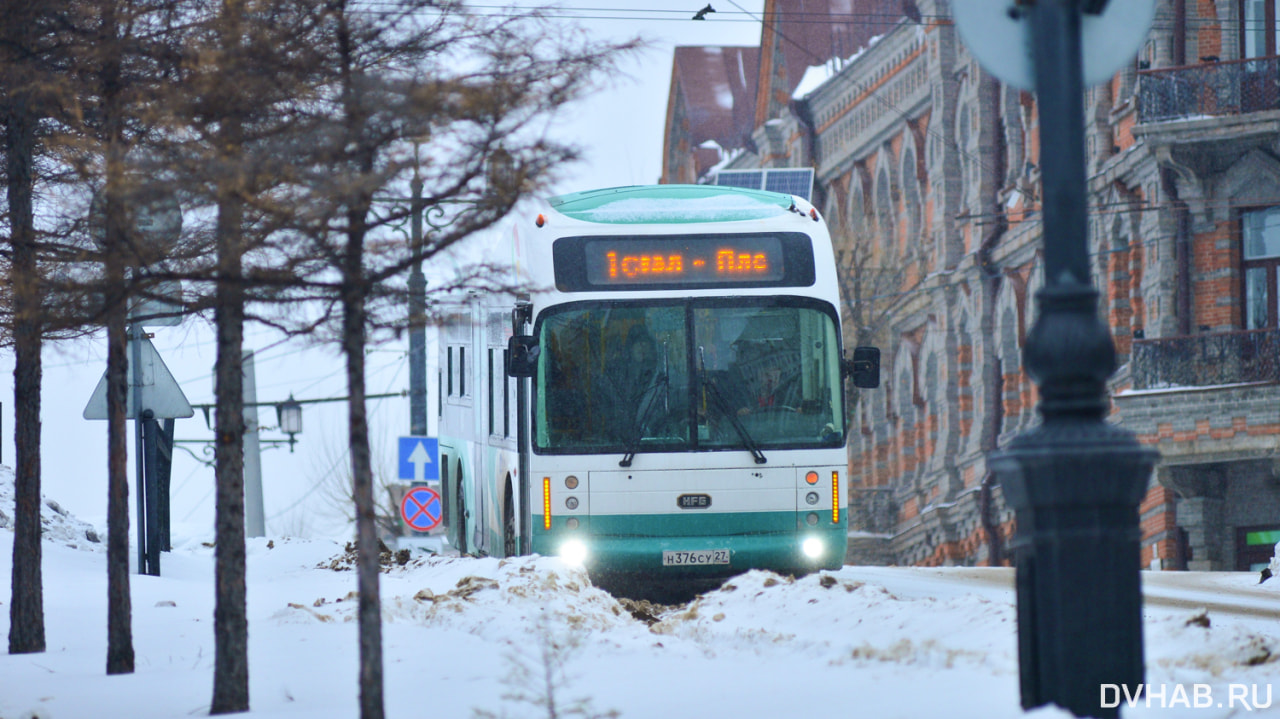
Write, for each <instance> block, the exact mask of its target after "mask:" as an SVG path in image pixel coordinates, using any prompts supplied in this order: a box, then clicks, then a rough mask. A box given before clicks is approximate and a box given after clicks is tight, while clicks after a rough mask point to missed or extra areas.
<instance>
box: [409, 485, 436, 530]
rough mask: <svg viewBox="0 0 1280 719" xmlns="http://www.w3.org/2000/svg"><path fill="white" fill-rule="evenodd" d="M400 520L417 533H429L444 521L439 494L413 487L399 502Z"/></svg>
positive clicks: (427, 488) (424, 488) (428, 488)
mask: <svg viewBox="0 0 1280 719" xmlns="http://www.w3.org/2000/svg"><path fill="white" fill-rule="evenodd" d="M400 518H401V519H403V520H404V523H405V524H407V525H409V528H410V529H412V530H414V531H417V532H429V531H431V530H433V529H435V528H436V527H439V526H440V522H441V521H443V520H444V508H443V505H442V504H441V502H440V494H439V493H438V492H436V491H435V490H434V489H431V488H430V487H414V488H413V489H411V490H409V491H408V492H405V494H404V499H402V500H400Z"/></svg>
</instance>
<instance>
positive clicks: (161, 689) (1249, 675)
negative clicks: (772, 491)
mask: <svg viewBox="0 0 1280 719" xmlns="http://www.w3.org/2000/svg"><path fill="white" fill-rule="evenodd" d="M12 508H13V497H12V474H11V473H10V472H9V471H8V470H4V469H0V610H3V611H0V632H3V636H4V637H7V636H8V628H9V624H8V622H9V612H8V606H7V605H8V602H9V601H10V586H9V583H10V581H11V580H10V577H11V563H12V552H13V532H12V519H11V513H12V511H13V510H12ZM44 509H45V518H46V522H45V538H46V541H45V544H44V562H43V572H44V599H45V605H44V606H45V626H46V635H47V640H48V650H47V651H46V652H44V653H41V654H31V655H15V656H10V655H6V654H0V719H31V718H32V717H39V718H40V719H68V718H79V717H85V718H109V717H128V718H130V719H146V718H149V717H186V716H201V715H206V714H207V713H208V707H209V699H210V692H211V690H212V682H213V677H212V675H213V659H214V657H213V621H212V620H213V549H212V548H211V547H210V546H209V545H208V544H207V542H208V541H209V540H210V539H211V536H207V537H192V538H187V539H180V540H179V541H178V542H177V546H176V547H175V548H174V550H173V551H172V552H170V553H167V554H165V555H163V558H162V560H161V566H162V574H163V576H161V577H148V576H139V575H136V574H135V575H132V596H133V638H134V648H135V651H136V656H137V660H136V664H137V670H136V672H135V673H133V674H131V675H122V676H112V677H108V676H106V672H105V667H106V616H107V609H106V595H107V593H106V551H105V547H104V546H103V544H102V543H101V541H94V540H95V539H102V538H104V534H105V528H97V529H95V528H93V527H90V526H88V525H87V524H84V523H83V522H80V521H79V520H77V519H76V518H74V517H72V516H70V515H67V514H64V513H59V512H57V511H55V510H54V509H53V508H52V507H51V506H49V505H48V504H46V506H45V508H44ZM91 535H92V536H91ZM389 564H390V566H388V568H387V569H386V571H385V572H384V573H383V574H382V581H381V591H382V596H383V619H384V622H385V623H384V628H383V635H384V652H385V677H386V683H385V688H386V707H387V715H388V716H389V717H392V718H393V719H394V718H399V717H406V718H408V717H459V718H464V717H486V716H497V717H504V716H509V717H546V716H548V712H547V711H546V709H545V708H541V707H540V706H538V705H536V704H535V702H538V701H541V700H543V699H545V694H546V692H545V687H546V686H547V685H548V684H547V682H546V681H545V679H546V676H547V674H546V672H547V671H548V670H551V671H552V681H551V682H550V686H551V687H552V691H553V694H554V699H555V701H556V703H557V706H558V707H559V709H560V714H559V715H560V716H570V714H568V713H566V711H565V710H566V709H567V708H572V707H573V706H575V702H578V701H581V702H583V704H582V705H581V707H582V708H584V709H585V710H586V711H587V713H586V714H583V715H582V716H598V715H604V714H607V713H608V712H613V711H616V712H617V713H618V715H619V716H621V717H627V718H632V719H640V718H645V717H647V718H652V719H675V718H678V717H768V718H770V719H775V718H782V717H800V716H825V715H833V716H850V717H982V718H983V719H1001V718H1004V717H1021V716H1032V717H1036V718H1037V719H1048V718H1052V719H1059V718H1065V717H1068V716H1070V715H1069V714H1068V713H1067V712H1065V711H1062V710H1060V709H1057V708H1055V707H1048V708H1042V709H1040V710H1037V711H1035V712H1032V713H1030V714H1027V715H1024V714H1023V712H1022V711H1021V708H1020V706H1019V697H1018V674H1017V669H1018V667H1017V650H1016V644H1015V613H1014V604H1013V602H1014V599H1013V591H1012V583H1013V575H1012V571H1011V570H1005V569H961V568H955V569H919V568H871V567H845V568H843V569H841V570H840V571H837V572H821V573H818V574H814V575H811V576H807V577H804V578H802V579H795V580H793V579H790V578H786V577H779V576H777V575H774V574H770V573H766V572H749V573H747V574H744V575H741V576H739V577H736V578H734V579H732V580H731V581H730V582H729V583H727V584H726V585H725V586H724V587H723V588H721V589H720V590H718V591H714V592H711V593H708V594H705V595H703V596H701V597H699V598H698V599H696V600H695V601H693V602H691V603H689V604H687V605H682V606H678V607H670V608H660V607H658V608H655V607H647V606H643V605H636V604H634V603H625V604H624V603H620V602H619V601H617V600H615V599H614V598H613V597H611V596H609V595H608V594H606V593H604V592H602V591H601V590H599V589H597V588H594V587H592V586H591V584H590V582H589V580H588V579H587V577H586V576H584V574H583V573H582V572H581V571H580V570H578V569H575V568H572V567H568V566H566V565H564V564H563V563H561V562H560V561H559V560H556V559H548V558H534V557H528V558H520V559H516V560H501V561H500V560H495V559H472V558H457V557H436V556H431V555H427V554H421V555H418V556H414V557H413V558H411V559H410V560H409V561H408V562H407V563H405V564H404V565H402V566H401V565H396V564H395V562H394V561H392V562H390V563H389ZM352 565H353V559H352V556H351V554H350V552H348V551H346V550H345V548H344V546H343V544H342V543H339V542H331V541H316V540H306V541H302V540H292V539H288V538H274V539H270V540H267V539H255V540H250V542H249V581H248V587H249V589H248V599H249V643H250V650H249V651H250V654H249V671H250V677H251V679H250V691H251V704H252V711H251V712H250V713H249V715H248V716H253V717H260V718H266V717H273V718H275V717H280V718H284V717H289V718H294V717H307V718H308V719H326V718H330V717H331V718H333V719H338V718H342V719H349V718H351V717H355V716H357V715H358V709H357V694H358V687H357V654H358V651H357V643H356V624H355V617H354V615H355V609H356V602H355V594H354V592H353V590H354V589H355V586H356V578H355V573H354V572H353V571H352ZM1143 577H1144V580H1145V584H1146V594H1147V605H1146V612H1145V615H1146V626H1145V631H1146V642H1147V650H1146V651H1147V681H1148V682H1149V683H1150V684H1151V685H1152V687H1153V688H1154V689H1155V690H1157V693H1156V694H1153V695H1152V696H1153V700H1154V701H1153V702H1152V706H1151V707H1150V708H1148V707H1146V706H1145V705H1144V704H1143V702H1141V701H1139V705H1138V706H1137V707H1135V708H1133V709H1132V710H1130V709H1126V710H1124V714H1123V715H1124V716H1125V717H1151V716H1158V717H1166V716H1168V717H1196V718H1197V719H1200V718H1203V719H1209V718H1211V717H1228V716H1232V717H1242V716H1268V715H1270V716H1280V702H1274V701H1271V699H1272V698H1273V696H1274V695H1275V694H1277V693H1280V692H1275V691H1274V687H1273V685H1274V684H1276V683H1280V682H1277V680H1278V679H1280V621H1277V620H1278V619H1280V579H1278V580H1273V582H1274V583H1273V582H1268V583H1266V584H1263V585H1258V584H1257V576H1256V575H1252V574H1237V573H1218V574H1201V573H1173V572H1168V573H1147V572H1144V573H1143ZM1081 601H1087V594H1083V593H1082V595H1081ZM1206 610H1207V611H1206ZM1197 687H1198V688H1197ZM1197 692H1199V694H1197ZM1241 692H1243V693H1244V694H1245V698H1246V700H1247V702H1248V707H1249V710H1246V708H1245V707H1244V705H1243V704H1242V703H1241V700H1240V697H1239V695H1240V694H1241ZM1233 693H1234V694H1233ZM1161 694H1162V695H1163V698H1162V699H1159V700H1155V699H1156V697H1157V696H1159V695H1161ZM1180 697H1181V698H1180ZM1275 698H1277V699H1280V697H1275ZM1117 699H1118V700H1120V701H1123V697H1118V698H1117ZM1255 701H1256V703H1257V704H1272V705H1273V706H1270V707H1268V708H1258V707H1255V706H1254V704H1255ZM1219 704H1220V705H1221V706H1218V705H1219ZM1229 704H1234V706H1230V705H1229ZM1200 705H1203V706H1200Z"/></svg>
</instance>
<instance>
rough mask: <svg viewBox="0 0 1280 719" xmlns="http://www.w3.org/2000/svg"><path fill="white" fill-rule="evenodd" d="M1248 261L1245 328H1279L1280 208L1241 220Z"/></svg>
mask: <svg viewBox="0 0 1280 719" xmlns="http://www.w3.org/2000/svg"><path fill="white" fill-rule="evenodd" d="M1241 233H1242V239H1243V245H1244V247H1243V248H1242V249H1243V251H1242V252H1241V256H1242V257H1243V259H1244V268H1243V269H1244V292H1243V293H1242V296H1243V297H1244V328H1245V329H1247V330H1257V329H1266V328H1274V327H1276V326H1277V325H1276V318H1277V315H1280V293H1278V292H1277V287H1276V275H1277V271H1280V207H1271V208H1267V209H1265V210H1257V211H1254V212H1245V213H1243V215H1242V220H1241Z"/></svg>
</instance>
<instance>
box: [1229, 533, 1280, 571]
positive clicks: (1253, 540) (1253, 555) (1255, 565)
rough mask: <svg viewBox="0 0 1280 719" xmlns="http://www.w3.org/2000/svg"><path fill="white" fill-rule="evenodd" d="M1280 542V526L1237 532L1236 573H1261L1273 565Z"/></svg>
mask: <svg viewBox="0 0 1280 719" xmlns="http://www.w3.org/2000/svg"><path fill="white" fill-rule="evenodd" d="M1277 542H1280V526H1274V525H1273V526H1269V527H1242V528H1240V529H1237V530H1236V571H1238V572H1260V571H1262V570H1263V569H1265V568H1266V567H1268V566H1269V565H1270V564H1271V555H1272V554H1274V553H1275V551H1276V543H1277Z"/></svg>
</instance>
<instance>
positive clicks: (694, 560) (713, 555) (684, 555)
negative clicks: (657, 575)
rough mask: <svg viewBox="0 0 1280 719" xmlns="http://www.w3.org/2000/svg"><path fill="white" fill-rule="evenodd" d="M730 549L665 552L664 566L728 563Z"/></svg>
mask: <svg viewBox="0 0 1280 719" xmlns="http://www.w3.org/2000/svg"><path fill="white" fill-rule="evenodd" d="M728 563H729V550H727V549H699V550H696V551H693V552H663V553H662V566H664V567H686V566H698V565H701V564H728Z"/></svg>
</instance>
